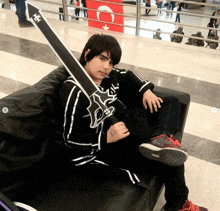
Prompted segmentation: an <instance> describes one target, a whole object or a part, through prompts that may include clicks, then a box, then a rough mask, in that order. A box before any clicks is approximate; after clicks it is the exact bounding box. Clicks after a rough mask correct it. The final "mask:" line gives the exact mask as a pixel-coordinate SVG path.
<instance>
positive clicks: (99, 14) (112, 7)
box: [86, 0, 124, 32]
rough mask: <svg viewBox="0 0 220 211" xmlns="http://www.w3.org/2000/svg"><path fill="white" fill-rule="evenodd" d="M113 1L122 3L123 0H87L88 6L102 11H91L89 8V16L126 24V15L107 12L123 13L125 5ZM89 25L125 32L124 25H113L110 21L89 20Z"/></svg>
mask: <svg viewBox="0 0 220 211" xmlns="http://www.w3.org/2000/svg"><path fill="white" fill-rule="evenodd" d="M111 2H113V3H114V2H115V3H122V0H107V1H106V0H105V2H98V1H93V0H86V5H87V8H89V9H94V10H100V11H91V10H87V12H88V18H89V19H90V18H91V19H94V20H99V21H106V22H111V23H116V24H124V16H123V15H115V14H111V13H105V11H107V12H113V13H119V14H123V5H117V4H111ZM88 24H89V26H92V27H96V28H101V29H105V30H110V31H117V32H124V27H123V26H118V25H113V24H109V23H102V22H98V21H92V20H88Z"/></svg>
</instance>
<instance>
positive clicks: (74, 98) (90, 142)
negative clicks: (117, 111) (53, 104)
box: [60, 79, 107, 155]
mask: <svg viewBox="0 0 220 211" xmlns="http://www.w3.org/2000/svg"><path fill="white" fill-rule="evenodd" d="M60 97H61V101H62V105H63V109H64V122H63V137H64V141H65V144H66V145H67V146H68V147H70V148H79V151H80V152H81V153H82V154H84V155H85V154H88V155H92V154H95V153H96V152H97V151H98V150H101V148H103V147H105V146H106V145H107V140H106V133H105V132H103V130H102V129H103V125H100V126H98V128H90V121H91V119H90V116H89V112H88V110H87V108H88V106H89V104H90V103H89V100H88V98H87V97H86V96H85V95H84V93H83V92H82V91H81V89H80V88H79V87H78V86H77V84H76V83H75V82H74V81H73V80H70V79H69V80H67V81H65V82H64V84H63V86H62V88H61V89H60Z"/></svg>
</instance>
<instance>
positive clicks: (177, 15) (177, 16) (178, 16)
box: [175, 13, 180, 23]
mask: <svg viewBox="0 0 220 211" xmlns="http://www.w3.org/2000/svg"><path fill="white" fill-rule="evenodd" d="M177 21H178V22H179V23H180V14H179V13H177V14H176V20H175V22H177Z"/></svg>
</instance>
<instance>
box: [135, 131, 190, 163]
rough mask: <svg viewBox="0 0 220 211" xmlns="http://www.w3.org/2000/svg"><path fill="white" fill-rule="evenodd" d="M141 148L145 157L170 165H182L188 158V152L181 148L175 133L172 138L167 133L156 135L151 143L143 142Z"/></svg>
mask: <svg viewBox="0 0 220 211" xmlns="http://www.w3.org/2000/svg"><path fill="white" fill-rule="evenodd" d="M139 149H140V152H141V154H142V155H143V156H144V157H146V158H148V159H150V160H156V161H160V162H162V163H165V164H167V165H170V166H180V165H182V164H183V163H184V162H185V161H186V160H187V158H188V153H187V152H185V151H183V150H182V149H180V143H179V141H178V140H174V136H173V135H171V136H170V138H168V136H167V135H165V134H162V135H160V136H157V137H154V138H152V139H150V142H149V143H144V144H141V145H140V147H139Z"/></svg>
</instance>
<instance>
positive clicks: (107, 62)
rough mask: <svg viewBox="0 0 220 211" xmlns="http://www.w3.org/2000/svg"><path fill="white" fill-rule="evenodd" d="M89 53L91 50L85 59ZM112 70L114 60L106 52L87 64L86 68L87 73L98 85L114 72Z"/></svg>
mask: <svg viewBox="0 0 220 211" xmlns="http://www.w3.org/2000/svg"><path fill="white" fill-rule="evenodd" d="M89 51H90V50H89V49H88V50H87V51H86V53H85V58H86V55H87V54H88V52H89ZM112 68H113V64H112V60H111V58H110V56H109V55H108V53H107V52H106V51H104V52H102V53H101V54H99V55H98V56H95V57H94V58H93V59H92V60H90V61H88V62H86V65H85V66H84V69H85V70H86V72H87V73H88V74H89V76H90V77H91V78H92V79H93V81H94V82H95V83H96V84H97V85H100V84H101V82H102V79H104V78H105V77H106V76H108V75H109V73H110V72H111V71H112Z"/></svg>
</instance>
